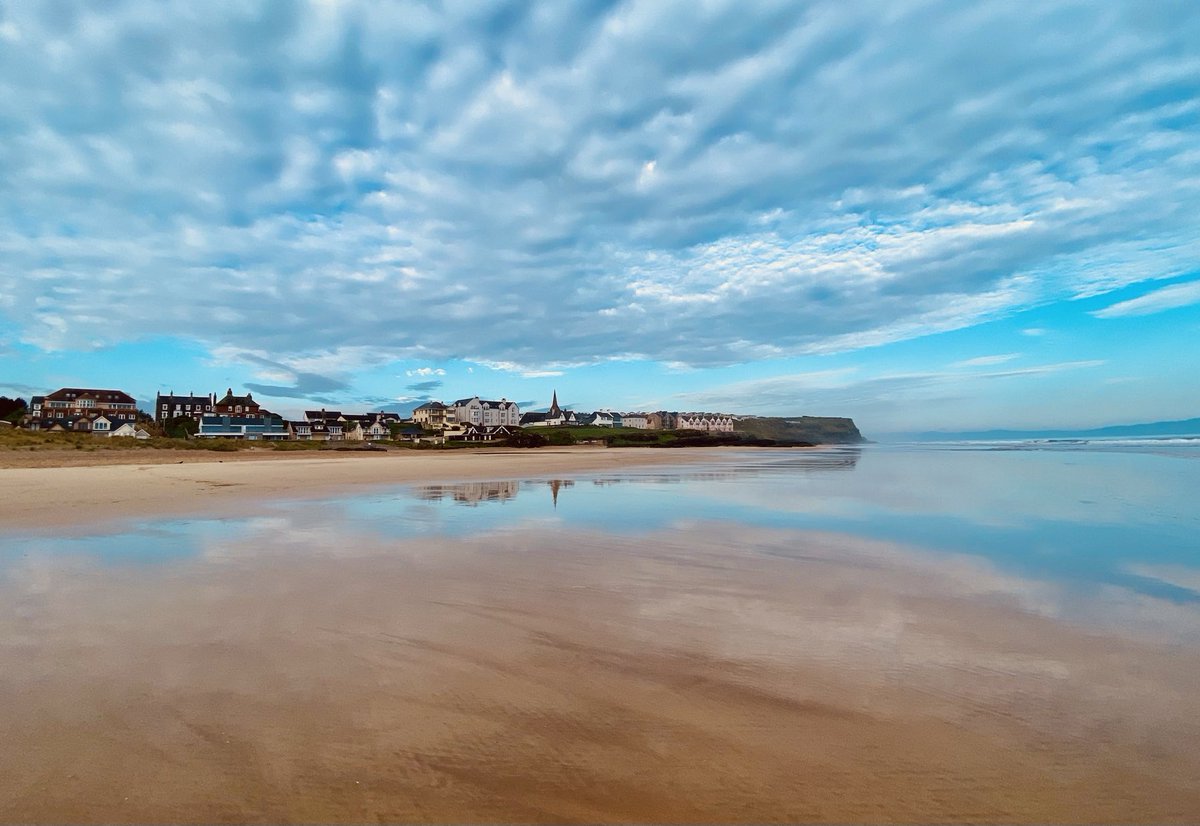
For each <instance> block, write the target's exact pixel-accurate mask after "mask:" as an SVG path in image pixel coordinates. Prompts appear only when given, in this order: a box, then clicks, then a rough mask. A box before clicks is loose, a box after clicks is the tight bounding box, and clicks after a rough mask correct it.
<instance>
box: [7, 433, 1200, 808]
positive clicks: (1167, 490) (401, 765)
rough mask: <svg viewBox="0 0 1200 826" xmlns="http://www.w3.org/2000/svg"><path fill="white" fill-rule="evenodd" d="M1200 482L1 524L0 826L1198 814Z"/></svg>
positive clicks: (834, 465) (1107, 469) (859, 460)
mask: <svg viewBox="0 0 1200 826" xmlns="http://www.w3.org/2000/svg"><path fill="white" fill-rule="evenodd" d="M1156 463H1162V464H1156ZM1198 471H1200V463H1197V462H1192V461H1186V460H1181V459H1178V458H1169V457H1162V456H1142V457H1129V456H1112V455H1108V456H1102V457H1099V458H1098V459H1097V460H1095V461H1092V460H1091V459H1090V458H1089V457H1088V456H1086V455H1085V456H1081V455H1078V454H1071V455H1066V456H1057V457H1056V456H1049V457H1047V456H1046V455H1037V456H1035V455H1033V454H1029V455H1028V456H1025V457H1023V456H1021V455H1017V454H1009V453H992V454H985V453H974V454H968V453H957V454H955V453H953V452H949V451H946V452H943V453H939V454H937V455H929V456H926V455H925V454H913V453H910V452H903V451H896V452H888V451H873V450H863V451H858V450H854V451H842V450H831V451H820V452H818V451H811V452H809V451H806V452H803V453H800V452H788V453H782V452H781V453H777V454H775V453H754V454H745V455H743V454H730V457H729V458H728V459H726V460H722V461H721V462H718V463H715V464H713V465H712V466H706V467H701V468H693V469H687V470H685V471H683V472H680V473H665V472H663V471H661V470H660V469H641V470H636V471H631V472H629V473H627V474H593V475H588V474H581V475H579V476H577V477H573V478H537V479H525V480H511V479H510V480H494V481H471V482H462V483H443V484H437V485H423V486H416V487H411V488H395V489H388V490H381V491H373V492H358V493H356V494H355V495H352V496H345V497H339V498H333V499H325V500H317V501H303V502H264V503H263V506H262V509H261V511H262V512H261V513H260V514H259V515H258V516H255V517H253V518H250V519H237V520H206V519H194V520H182V521H180V520H176V521H165V522H164V521H151V522H144V523H135V524H131V525H128V526H126V527H125V528H123V529H117V530H112V531H110V532H108V533H106V534H104V535H95V536H87V535H82V536H81V535H74V536H69V537H54V536H45V535H40V536H9V537H7V541H6V543H5V552H4V554H5V555H4V566H3V568H0V737H3V741H4V742H5V744H6V746H7V748H5V749H0V777H2V778H4V779H5V782H4V783H2V784H0V818H2V819H4V820H8V821H33V820H46V821H60V822H61V821H110V822H111V821H128V820H140V821H163V820H166V821H178V820H190V819H196V820H205V821H217V820H236V821H259V822H265V821H274V822H278V821H282V820H306V821H323V822H324V821H355V822H362V821H365V820H372V821H400V820H406V821H412V820H425V821H428V820H456V821H461V820H474V821H479V820H489V821H507V822H514V821H522V822H529V821H539V822H548V821H554V822H563V821H591V822H595V821H604V820H624V821H630V820H640V821H656V820H670V821H675V822H678V821H682V820H697V821H711V820H721V821H741V822H747V821H754V822H762V821H788V822H796V821H806V822H811V821H842V822H845V821H880V820H906V821H915V820H941V821H947V820H954V821H970V820H992V821H996V820H1004V821H1014V820H1016V821H1047V820H1052V821H1063V820H1076V821H1078V820H1100V821H1111V820H1122V821H1157V822H1164V821H1179V822H1182V821H1186V820H1188V819H1189V817H1190V816H1191V815H1192V814H1194V812H1196V811H1200V789H1197V787H1196V786H1195V783H1194V779H1195V777H1196V776H1198V775H1200V754H1198V753H1197V751H1196V749H1195V743H1196V742H1200V695H1197V694H1196V692H1195V691H1194V685H1195V683H1196V681H1197V679H1198V678H1200V673H1198V672H1200V657H1198V656H1196V655H1197V653H1200V652H1198V651H1197V649H1198V648H1200V591H1198V590H1197V588H1198V587H1200V559H1198V558H1197V557H1198V553H1197V548H1196V543H1195V536H1196V535H1197V521H1196V520H1197V516H1196V514H1195V513H1194V512H1193V509H1192V508H1191V507H1190V503H1189V502H1188V499H1189V498H1190V496H1189V495H1188V493H1187V492H1188V491H1192V490H1195V489H1198V487H1200V485H1198V484H1197V483H1200V478H1197V476H1196V474H1197V472H1198ZM1039 480H1040V481H1039ZM1021 485H1029V486H1035V487H1036V490H1035V491H1028V490H1015V489H1014V488H1015V487H1020V486H1021ZM1176 486H1182V488H1181V489H1179V488H1176ZM1081 501H1089V502H1092V503H1094V504H1092V505H1088V506H1081V505H1080V502H1081ZM1093 509H1099V510H1102V511H1103V512H1104V514H1105V519H1103V520H1092V519H1091V518H1090V514H1091V513H1092V512H1093ZM994 510H999V511H1002V512H1000V513H993V512H992V511H994ZM1131 537H1137V540H1138V541H1137V542H1136V543H1131V542H1130V541H1129V540H1130V538H1131ZM697 755H703V756H704V757H703V759H697Z"/></svg>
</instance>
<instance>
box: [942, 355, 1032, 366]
mask: <svg viewBox="0 0 1200 826" xmlns="http://www.w3.org/2000/svg"><path fill="white" fill-rule="evenodd" d="M1020 357H1021V354H1020V353H1000V354H997V355H994V356H976V357H975V358H972V359H964V360H963V361H956V362H954V363H953V364H951V365H950V366H951V367H990V366H991V365H993V364H1004V363H1005V362H1008V361H1012V360H1013V359H1018V358H1020Z"/></svg>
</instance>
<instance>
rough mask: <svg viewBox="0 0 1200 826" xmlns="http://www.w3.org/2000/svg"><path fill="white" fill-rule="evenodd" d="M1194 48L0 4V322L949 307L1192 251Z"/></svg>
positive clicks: (316, 11) (1126, 275)
mask: <svg viewBox="0 0 1200 826" xmlns="http://www.w3.org/2000/svg"><path fill="white" fill-rule="evenodd" d="M1197 43H1200V9H1198V7H1197V6H1196V5H1195V4H1193V3H1188V2H1181V3H1177V4H1173V3H1168V2H1161V3H1154V4H1145V3H1109V4H1104V5H1103V6H1097V5H1095V4H1093V3H1072V2H1059V3H1043V4H1039V5H1038V6H1036V7H1030V6H1027V5H1023V4H1016V5H1014V4H1010V3H998V2H997V3H972V4H963V3H958V2H945V3H936V2H935V3H894V2H892V3H879V4H872V3H854V4H846V3H838V2H828V3H808V4H797V3H793V2H781V3H760V4H754V6H752V7H747V6H746V5H745V4H740V3H734V2H724V3H723V2H706V3H702V4H696V3H692V2H686V3H684V2H680V3H667V2H658V1H657V0H655V2H644V3H609V2H581V3H544V4H536V5H529V4H525V3H513V4H502V3H489V4H482V5H477V6H473V7H467V6H466V5H464V6H459V5H457V4H447V6H446V7H445V8H439V9H437V10H435V9H432V8H430V7H429V6H427V5H425V4H410V5H406V4H395V5H386V6H384V5H380V4H374V3H366V2H363V3H356V2H331V1H327V2H313V3H310V4H307V5H305V4H302V3H300V2H296V3H252V4H247V3H226V4H220V3H205V4H196V3H185V2H153V3H151V2H139V1H138V0H127V1H126V2H123V3H115V4H105V5H104V7H103V8H99V7H96V6H94V5H91V4H71V3H65V2H64V3H54V4H49V3H47V4H40V3H38V4H34V3H28V4H8V5H6V6H2V7H0V154H2V157H3V158H4V162H3V164H2V165H0V203H3V204H4V206H3V208H2V211H0V279H2V281H3V287H4V289H3V290H0V315H2V316H3V317H4V318H6V319H7V324H8V326H9V327H10V328H12V329H13V330H14V332H15V333H16V335H17V336H18V337H19V338H20V339H22V340H24V341H26V342H32V343H36V344H38V345H39V346H42V347H46V348H79V347H88V346H93V345H96V344H102V343H111V342H114V341H122V340H130V339H135V338H139V337H143V336H155V335H164V334H166V335H175V336H182V337H188V338H194V339H196V340H198V341H202V342H204V343H206V344H207V345H209V346H210V347H213V348H221V347H224V348H227V349H229V348H233V349H237V350H250V351H254V352H256V353H267V354H271V358H274V359H280V360H284V361H287V363H288V364H289V365H290V366H291V367H292V373H291V375H293V376H295V375H298V374H297V373H296V372H295V370H296V369H297V368H295V366H294V365H295V362H294V361H293V360H292V359H300V358H304V357H306V356H310V355H312V354H320V353H330V352H335V351H336V352H340V353H344V352H354V353H358V354H360V356H361V358H363V359H365V360H372V359H374V360H378V361H384V360H388V359H392V358H413V359H422V360H431V359H441V358H449V357H460V358H466V359H470V360H475V361H488V362H491V363H505V364H511V365H515V366H516V368H517V369H524V370H526V371H527V372H528V373H529V374H533V375H538V374H542V375H553V372H554V371H552V370H546V368H548V367H554V366H561V365H565V364H578V363H587V362H594V361H597V360H603V359H606V358H614V357H624V358H628V357H641V358H649V359H655V360H661V361H669V362H674V363H679V364H688V365H713V364H726V363H732V362H741V361H749V360H755V359H759V358H764V357H774V356H780V355H790V354H797V353H807V352H830V351H836V350H845V349H853V348H857V347H862V346H869V345H873V344H880V343H885V342H888V341H894V340H898V339H903V338H908V337H912V336H916V335H920V334H922V333H925V332H929V331H932V330H943V329H953V328H958V327H962V326H966V325H970V324H973V323H976V322H978V321H980V320H983V319H988V318H994V317H997V316H1002V315H1005V314H1008V313H1011V312H1013V311H1014V310H1016V309H1021V308H1025V307H1029V306H1033V305H1037V304H1040V303H1044V302H1047V301H1053V300H1059V299H1069V298H1074V297H1081V296H1092V295H1098V294H1102V293H1105V292H1108V291H1111V290H1114V289H1118V288H1120V287H1124V286H1128V285H1130V284H1134V283H1138V282H1141V281H1146V280H1151V279H1161V278H1168V277H1174V276H1179V275H1181V274H1183V273H1185V272H1187V271H1188V269H1189V268H1192V267H1194V265H1195V261H1197V260H1200V219H1198V218H1197V211H1196V209H1195V204H1196V203H1200V174H1198V170H1200V143H1198V141H1197V139H1196V135H1197V134H1198V130H1200V102H1198V101H1200V49H1197V47H1196V44H1197ZM1168 297H1169V296H1168ZM1117 306H1118V307H1120V306H1121V305H1117ZM1136 309H1137V307H1134V308H1133V309H1132V310H1131V309H1130V308H1128V307H1127V308H1126V311H1133V310H1136ZM1109 314H1114V315H1115V314H1117V311H1115V310H1110V311H1109ZM314 376H315V377H316V378H314V381H316V380H318V379H319V375H317V374H316V373H314ZM292 381H293V382H294V383H295V384H297V388H299V385H300V384H304V381H303V378H302V377H301V378H300V379H293V380H292ZM429 383H430V384H432V382H429ZM309 384H311V382H309ZM268 388H269V389H270V390H271V391H277V392H282V391H283V390H287V389H289V388H287V387H284V386H283V385H279V386H274V385H262V386H261V387H260V388H259V389H260V391H261V392H268ZM297 388H290V389H292V390H297ZM325 389H326V388H324V387H315V386H314V387H308V386H305V387H303V388H299V390H302V391H304V392H305V393H306V394H311V393H314V392H316V393H320V392H324V391H325ZM329 389H337V388H329Z"/></svg>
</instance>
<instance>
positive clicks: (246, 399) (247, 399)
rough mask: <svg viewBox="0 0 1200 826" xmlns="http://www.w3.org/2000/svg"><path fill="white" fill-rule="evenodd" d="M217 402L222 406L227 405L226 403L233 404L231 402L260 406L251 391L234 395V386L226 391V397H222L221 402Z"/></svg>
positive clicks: (245, 405) (244, 405)
mask: <svg viewBox="0 0 1200 826" xmlns="http://www.w3.org/2000/svg"><path fill="white" fill-rule="evenodd" d="M217 404H219V405H221V406H226V405H231V404H233V405H238V404H240V405H242V406H243V407H258V402H256V401H255V400H254V397H253V396H251V395H250V394H249V393H247V394H246V395H244V396H235V395H233V388H232V387H230V388H229V389H228V390H226V391H225V397H224V398H223V399H221V400H220V401H219V402H217Z"/></svg>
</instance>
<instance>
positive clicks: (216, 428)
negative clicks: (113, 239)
mask: <svg viewBox="0 0 1200 826" xmlns="http://www.w3.org/2000/svg"><path fill="white" fill-rule="evenodd" d="M138 416H139V412H138V409H137V401H136V400H135V399H134V398H133V397H132V396H131V395H129V394H128V393H125V392H124V391H121V390H99V389H93V388H75V387H64V388H61V389H60V390H57V391H55V392H54V393H50V394H48V395H46V396H34V397H33V398H32V400H31V404H30V411H29V414H28V415H27V417H26V426H27V427H30V428H31V429H34V430H60V431H75V432H91V433H96V434H100V435H115V436H135V437H138V438H147V437H148V436H149V433H147V432H146V430H145V429H144V428H141V427H139V426H138V424H137V422H138ZM180 418H185V419H191V420H192V421H193V422H195V432H196V435H197V436H199V437H201V438H232V439H261V440H268V441H270V440H297V441H378V440H383V439H390V438H407V439H411V440H414V441H419V440H425V441H434V442H442V441H447V440H451V441H452V440H463V441H492V440H495V439H500V438H506V437H507V436H510V435H512V433H513V432H514V431H515V429H517V428H539V427H562V426H572V425H579V426H582V425H590V426H596V427H613V428H619V427H625V428H636V429H645V430H661V429H668V430H670V429H689V430H709V431H731V430H733V417H732V416H729V415H726V414H717V413H673V412H668V411H658V412H654V413H640V412H628V413H618V412H615V411H611V410H599V411H595V412H593V413H581V414H577V413H576V412H574V411H572V410H564V409H563V408H562V407H560V406H559V404H558V393H557V391H556V392H555V393H554V395H553V398H552V401H551V404H550V408H549V410H547V411H546V412H545V413H540V412H538V413H526V414H524V415H522V413H521V410H520V407H519V406H518V404H517V403H516V402H512V401H509V400H508V399H503V398H502V399H499V400H493V399H482V398H480V397H479V396H472V397H470V398H463V399H457V400H456V401H454V402H451V403H450V404H443V403H442V402H438V401H430V402H426V403H425V404H422V405H420V406H419V407H417V408H416V409H415V410H414V411H413V413H412V417H411V419H407V420H406V419H404V418H402V417H401V416H400V415H399V414H397V413H389V412H384V411H380V412H378V413H343V412H342V411H338V410H325V409H321V410H306V411H304V418H303V419H300V420H288V419H285V418H284V417H283V416H280V415H278V414H276V413H272V412H271V411H269V410H267V409H265V408H263V407H262V406H261V405H260V404H259V403H258V402H257V401H255V399H254V397H253V395H252V394H251V393H246V394H244V395H238V394H235V393H234V392H233V388H232V387H231V388H228V389H227V390H226V391H225V394H224V395H223V396H221V397H219V398H218V397H217V395H216V394H215V393H209V394H207V395H197V394H195V393H194V392H189V393H188V394H186V395H177V394H176V393H175V392H174V391H172V392H171V393H166V394H164V393H160V394H158V395H157V397H156V398H155V402H154V419H155V421H156V422H157V423H158V424H159V425H160V426H166V425H167V424H168V423H169V422H171V421H173V420H177V419H180Z"/></svg>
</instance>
